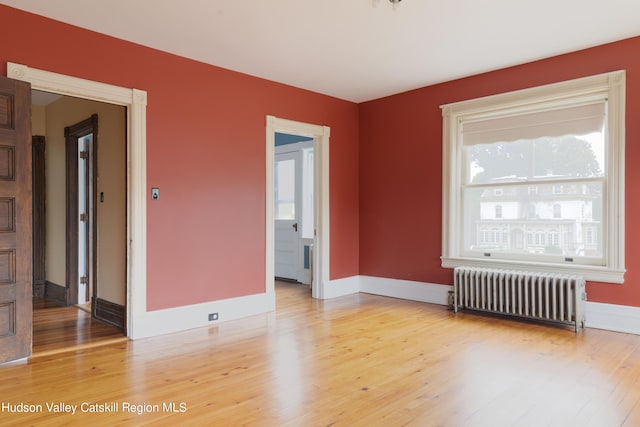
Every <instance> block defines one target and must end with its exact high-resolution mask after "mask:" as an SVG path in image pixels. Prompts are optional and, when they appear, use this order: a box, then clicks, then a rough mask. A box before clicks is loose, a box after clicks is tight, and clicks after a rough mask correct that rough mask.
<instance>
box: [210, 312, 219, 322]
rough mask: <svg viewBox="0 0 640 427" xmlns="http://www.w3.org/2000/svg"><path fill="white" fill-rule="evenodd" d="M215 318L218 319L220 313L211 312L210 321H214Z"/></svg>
mask: <svg viewBox="0 0 640 427" xmlns="http://www.w3.org/2000/svg"><path fill="white" fill-rule="evenodd" d="M214 320H218V313H210V314H209V322H212V321H214Z"/></svg>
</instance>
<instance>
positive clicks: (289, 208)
mask: <svg viewBox="0 0 640 427" xmlns="http://www.w3.org/2000/svg"><path fill="white" fill-rule="evenodd" d="M274 178H275V190H276V195H275V200H276V202H275V208H276V212H275V219H296V162H295V160H294V159H289V160H279V161H276V167H275V174H274Z"/></svg>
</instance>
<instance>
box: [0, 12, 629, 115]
mask: <svg viewBox="0 0 640 427" xmlns="http://www.w3.org/2000/svg"><path fill="white" fill-rule="evenodd" d="M0 3H4V4H6V5H9V6H13V7H16V8H19V9H23V10H27V11H30V12H33V13H36V14H39V15H44V16H48V17H50V18H53V19H56V20H60V21H63V22H67V23H70V24H74V25H77V26H80V27H84V28H89V29H92V30H94V31H97V32H100V33H104V34H108V35H111V36H114V37H118V38H122V39H126V40H130V41H133V42H136V43H139V44H142V45H146V46H150V47H153V48H156V49H161V50H164V51H167V52H171V53H175V54H177V55H181V56H185V57H188V58H192V59H196V60H198V61H202V62H206V63H209V64H214V65H217V66H220V67H223V68H228V69H231V70H236V71H240V72H243V73H247V74H250V75H254V76H259V77H263V78H265V79H269V80H274V81H277V82H282V83H286V84H289V85H292V86H296V87H300V88H304V89H308V90H311V91H315V92H320V93H323V94H327V95H331V96H335V97H338V98H342V99H346V100H350V101H354V102H361V101H367V100H371V99H376V98H380V97H383V96H387V95H391V94H395V93H399V92H403V91H406V90H410V89H415V88H418V87H422V86H427V85H431V84H434V83H440V82H443V81H447V80H452V79H455V78H459V77H464V76H468V75H472V74H477V73H480V72H484V71H490V70H494V69H498V68H502V67H506V66H511V65H516V64H520V63H524V62H528V61H532V60H536V59H540V58H544V57H548V56H553V55H557V54H561V53H565V52H570V51H574V50H578V49H582V48H586V47H591V46H595V45H598V44H602V43H606V42H610V41H615V40H620V39H623V38H628V37H632V36H637V35H640V0H606V1H603V0H403V1H402V3H400V4H399V5H398V6H397V7H393V6H392V5H391V4H390V3H389V1H388V0H226V1H222V0H108V1H105V0H47V1H43V0H0Z"/></svg>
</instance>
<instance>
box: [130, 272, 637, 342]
mask: <svg viewBox="0 0 640 427" xmlns="http://www.w3.org/2000/svg"><path fill="white" fill-rule="evenodd" d="M451 290H453V287H452V286H451V285H440V284H436V283H426V282H416V281H411V280H399V279H388V278H382V277H372V276H351V277H345V278H342V279H336V280H331V281H330V282H329V283H328V285H327V286H326V287H325V289H324V295H323V299H329V298H336V297H340V296H345V295H351V294H357V293H358V292H364V293H368V294H374V295H381V296H388V297H393V298H401V299H406V300H411V301H420V302H427V303H432V304H440V305H445V306H446V305H448V294H449V291H451ZM273 310H275V295H274V294H267V293H264V294H257V295H249V296H246V297H239V298H231V299H226V300H221V301H214V302H209V303H203V304H194V305H189V306H184V307H176V308H171V309H166V310H157V311H150V312H146V313H144V314H142V315H140V316H138V317H136V318H135V319H134V323H135V329H134V330H135V336H131V338H132V339H140V338H146V337H152V336H157V335H163V334H168V333H172V332H179V331H184V330H187V329H193V328H198V327H202V326H211V325H215V324H217V323H220V322H225V321H228V320H236V319H241V318H244V317H249V316H253V315H256V314H263V313H268V312H270V311H273ZM209 313H218V315H219V317H218V320H217V321H209V320H208V316H209ZM586 317H587V322H586V326H587V327H588V328H596V329H605V330H608V331H615V332H625V333H630V334H638V335H640V307H630V306H623V305H614V304H603V303H598V302H591V301H589V302H587V304H586Z"/></svg>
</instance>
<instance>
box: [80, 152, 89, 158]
mask: <svg viewBox="0 0 640 427" xmlns="http://www.w3.org/2000/svg"><path fill="white" fill-rule="evenodd" d="M80 158H81V159H88V158H89V152H88V151H81V152H80Z"/></svg>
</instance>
